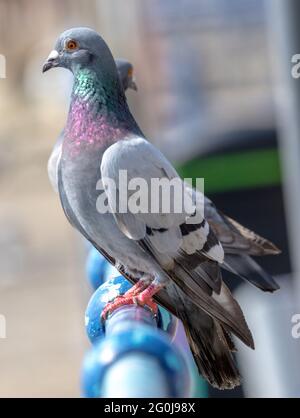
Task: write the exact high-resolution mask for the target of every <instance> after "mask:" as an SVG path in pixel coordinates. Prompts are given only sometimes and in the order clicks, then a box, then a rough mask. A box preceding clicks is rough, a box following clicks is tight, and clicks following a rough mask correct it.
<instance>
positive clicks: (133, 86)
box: [128, 78, 138, 91]
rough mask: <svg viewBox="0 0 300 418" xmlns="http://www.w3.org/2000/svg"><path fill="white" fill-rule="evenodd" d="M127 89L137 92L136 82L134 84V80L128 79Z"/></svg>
mask: <svg viewBox="0 0 300 418" xmlns="http://www.w3.org/2000/svg"><path fill="white" fill-rule="evenodd" d="M128 88H130V89H132V90H134V91H138V86H137V85H136V82H135V80H134V78H130V80H129V82H128Z"/></svg>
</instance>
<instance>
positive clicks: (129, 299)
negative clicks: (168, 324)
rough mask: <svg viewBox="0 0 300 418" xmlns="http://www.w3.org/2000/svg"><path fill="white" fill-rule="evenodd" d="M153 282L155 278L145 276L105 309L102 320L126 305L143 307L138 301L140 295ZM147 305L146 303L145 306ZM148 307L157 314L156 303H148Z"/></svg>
mask: <svg viewBox="0 0 300 418" xmlns="http://www.w3.org/2000/svg"><path fill="white" fill-rule="evenodd" d="M152 281H153V277H150V276H146V275H145V276H143V277H142V278H141V279H140V280H139V281H138V282H137V283H136V284H135V285H134V286H132V288H131V289H129V290H128V291H127V292H126V293H124V295H122V296H118V297H116V298H115V299H114V300H113V301H112V302H109V303H108V304H107V305H106V306H105V308H104V309H103V312H102V315H101V318H102V320H104V321H105V320H106V319H107V316H108V315H109V314H111V313H112V312H114V311H115V310H116V309H118V308H120V307H121V306H125V305H135V304H137V303H138V304H139V305H142V302H141V303H140V302H139V300H138V295H141V294H143V292H144V291H145V290H146V289H147V288H148V286H149V285H150V286H151V282H152ZM143 305H145V303H144V304H143ZM146 305H147V306H149V308H150V309H151V310H153V311H154V312H155V313H156V311H157V307H155V309H153V308H154V302H151V301H149V303H146Z"/></svg>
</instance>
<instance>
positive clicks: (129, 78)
mask: <svg viewBox="0 0 300 418" xmlns="http://www.w3.org/2000/svg"><path fill="white" fill-rule="evenodd" d="M116 65H117V69H118V73H119V76H120V79H121V82H122V85H123V88H124V90H125V91H126V90H127V89H132V90H135V91H137V85H136V82H135V79H134V76H133V65H132V64H131V63H130V62H129V61H127V60H125V59H116Z"/></svg>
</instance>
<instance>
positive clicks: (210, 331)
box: [185, 314, 241, 389]
mask: <svg viewBox="0 0 300 418" xmlns="http://www.w3.org/2000/svg"><path fill="white" fill-rule="evenodd" d="M204 315H205V314H204ZM207 322H208V324H211V326H210V327H203V326H202V327H197V326H195V324H192V323H191V322H190V323H189V324H188V325H187V321H185V331H186V336H187V339H188V342H189V344H190V347H191V350H192V353H193V357H194V360H195V363H196V365H197V367H198V370H199V373H200V374H201V375H202V376H203V377H204V378H205V379H207V381H208V382H209V383H210V384H211V385H212V386H213V387H215V388H217V389H233V388H234V387H236V386H239V385H240V384H241V378H240V374H239V371H238V369H237V367H236V365H235V363H234V359H233V357H232V354H231V350H230V347H229V346H228V344H227V339H226V337H225V336H224V332H223V330H222V328H221V326H220V324H218V322H217V321H215V320H211V318H209V317H208V316H207Z"/></svg>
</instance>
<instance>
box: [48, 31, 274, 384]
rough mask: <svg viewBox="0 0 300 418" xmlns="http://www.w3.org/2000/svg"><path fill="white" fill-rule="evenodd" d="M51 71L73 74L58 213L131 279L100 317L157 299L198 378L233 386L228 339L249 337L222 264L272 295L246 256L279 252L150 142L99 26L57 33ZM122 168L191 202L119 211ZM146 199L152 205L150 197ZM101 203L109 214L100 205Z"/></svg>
mask: <svg viewBox="0 0 300 418" xmlns="http://www.w3.org/2000/svg"><path fill="white" fill-rule="evenodd" d="M55 67H62V68H65V69H68V70H70V71H71V72H72V73H73V76H74V84H73V90H72V95H71V104H70V109H69V114H68V118H67V122H66V126H65V129H64V135H63V143H62V151H61V157H60V159H59V162H58V190H59V196H60V201H61V204H62V207H63V210H64V212H65V215H66V217H67V219H68V220H69V222H70V223H71V225H72V226H73V227H74V228H75V229H77V230H78V231H79V232H80V233H81V234H82V235H83V236H84V237H85V238H86V239H87V240H88V241H90V243H91V244H92V245H93V246H94V247H95V248H96V249H97V250H98V251H99V252H100V253H101V254H103V256H104V257H105V258H106V259H107V260H108V261H109V262H110V263H111V264H113V265H114V266H115V267H116V268H117V270H118V271H119V272H120V273H121V274H122V275H124V276H125V277H126V278H127V279H128V280H130V281H131V282H132V283H133V287H132V288H131V289H130V290H129V291H128V292H127V293H125V294H124V295H123V296H122V297H118V298H116V299H115V300H113V301H111V302H110V303H109V304H108V305H107V307H106V308H105V310H104V312H103V318H102V319H103V320H105V319H106V318H107V316H108V315H110V314H111V313H112V312H113V311H114V310H115V309H118V308H119V307H121V306H123V305H125V304H134V303H137V304H140V305H142V306H148V307H149V308H150V309H151V310H152V311H153V312H154V313H156V310H157V305H156V303H159V304H160V305H162V306H163V307H165V308H166V309H168V310H169V311H170V312H171V313H172V314H174V315H175V316H177V317H178V318H179V319H180V320H181V321H182V323H183V325H184V328H185V331H186V335H187V338H188V341H189V344H190V348H191V351H192V353H193V356H194V359H195V362H196V364H197V366H198V369H199V372H200V373H201V374H202V375H203V377H204V378H206V379H207V381H208V382H209V383H210V384H211V385H212V386H214V387H216V388H219V389H232V388H234V387H235V386H237V385H239V384H240V382H241V377H240V374H239V371H238V369H237V367H236V365H235V362H234V359H233V356H232V353H233V352H234V351H235V346H234V343H233V340H232V335H235V336H236V337H237V338H239V339H240V340H241V341H242V342H244V343H245V344H246V345H247V346H249V347H251V348H254V341H253V337H252V334H251V331H250V330H249V328H248V325H247V322H246V320H245V318H244V315H243V312H242V310H241V308H240V306H239V304H238V302H237V301H236V300H235V299H234V297H233V296H232V294H231V292H230V290H229V289H228V287H227V286H226V284H225V283H224V281H223V279H222V269H226V270H229V271H231V272H232V273H234V274H236V275H237V276H239V277H242V278H244V279H246V280H248V281H250V282H251V283H252V284H254V285H256V286H258V287H259V288H261V289H263V290H266V291H271V292H272V291H274V290H277V289H278V286H277V284H276V283H275V281H274V280H273V278H271V277H270V276H269V275H268V274H267V273H265V272H264V271H263V270H262V269H260V267H259V266H258V265H257V264H256V262H254V261H253V260H252V258H251V256H252V255H268V254H278V253H279V250H278V249H277V247H276V246H275V245H274V244H272V243H271V242H270V241H268V240H266V239H264V238H262V237H260V236H258V235H257V234H255V233H254V232H252V231H250V230H248V229H247V228H245V227H243V226H241V225H240V224H238V223H237V222H236V221H234V220H232V219H231V218H229V217H227V216H226V215H223V214H222V213H221V212H219V211H218V210H217V208H216V207H215V206H214V204H213V203H212V202H211V201H210V200H209V199H207V198H205V197H204V196H203V194H202V193H201V192H200V191H198V190H196V189H194V188H192V187H191V186H190V185H188V184H186V183H185V182H184V181H183V180H181V179H180V177H179V175H178V173H177V172H176V170H175V168H174V167H173V166H172V164H171V163H170V162H169V161H168V160H167V159H166V158H165V156H164V155H163V154H162V153H161V152H160V151H159V150H158V149H157V148H156V147H154V146H153V145H152V144H151V143H150V142H149V141H148V140H147V139H146V137H145V135H144V134H143V132H142V130H141V129H140V127H139V126H138V124H137V122H136V120H135V119H134V117H133V115H132V114H131V112H130V110H129V107H128V104H127V101H126V97H125V93H124V89H123V87H122V85H121V82H120V79H119V76H118V72H117V68H116V64H115V61H114V59H113V56H112V54H111V52H110V49H109V47H108V46H107V44H106V43H105V41H104V40H103V38H102V37H101V36H100V35H99V34H98V33H97V32H96V31H94V30H92V29H89V28H73V29H69V30H67V31H65V32H64V33H62V34H61V35H60V36H59V38H58V40H57V42H56V44H55V47H54V50H53V51H52V52H51V53H50V55H49V57H48V59H47V61H46V62H45V64H44V66H43V72H46V71H48V70H50V69H51V68H55ZM120 173H126V176H127V180H128V181H137V180H139V181H142V182H143V185H146V186H151V185H152V182H153V180H155V179H158V180H163V181H167V182H172V184H173V182H174V183H176V184H177V185H179V186H180V187H181V191H182V195H181V198H183V197H184V199H185V200H186V201H188V202H189V203H190V204H188V205H187V207H186V206H184V208H183V209H182V210H181V211H175V210H170V211H166V210H162V207H161V206H160V204H159V205H158V209H157V210H154V211H152V210H151V211H150V210H146V211H143V210H141V211H134V210H123V207H122V205H123V204H124V203H127V204H128V203H129V202H131V200H130V199H132V198H133V197H134V192H133V191H132V190H131V189H130V190H127V192H128V195H127V197H126V198H124V187H123V186H124V185H123V184H122V181H121V179H120ZM125 195H126V193H125ZM99 196H101V199H102V200H101V202H102V205H101V206H99ZM170 196H171V195H170ZM172 196H174V195H173V194H172ZM116 197H119V198H120V200H119V201H118V204H116ZM181 198H180V199H179V200H180V202H179V203H181ZM149 200H150V203H151V205H152V204H153V205H154V206H155V205H156V204H157V201H156V199H155V198H153V197H152V195H151V196H150V198H149V195H147V198H146V201H147V203H149ZM170 200H172V199H171V197H170ZM177 200H178V198H175V197H174V202H173V203H174V204H177V203H178V202H177ZM191 203H192V204H191ZM105 205H107V208H108V209H109V210H107V211H102V207H103V206H105ZM203 206H204V209H203V210H202V208H203ZM151 207H152V206H151ZM99 208H100V209H99ZM148 209H149V207H148Z"/></svg>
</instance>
